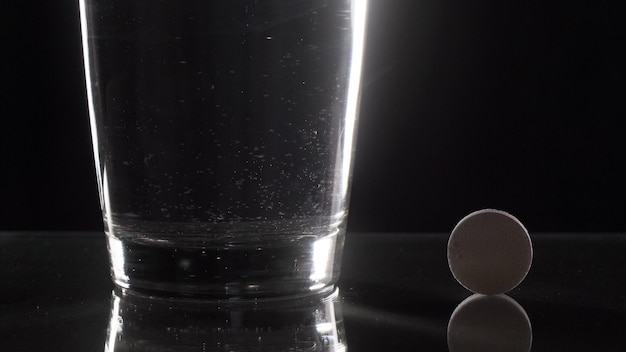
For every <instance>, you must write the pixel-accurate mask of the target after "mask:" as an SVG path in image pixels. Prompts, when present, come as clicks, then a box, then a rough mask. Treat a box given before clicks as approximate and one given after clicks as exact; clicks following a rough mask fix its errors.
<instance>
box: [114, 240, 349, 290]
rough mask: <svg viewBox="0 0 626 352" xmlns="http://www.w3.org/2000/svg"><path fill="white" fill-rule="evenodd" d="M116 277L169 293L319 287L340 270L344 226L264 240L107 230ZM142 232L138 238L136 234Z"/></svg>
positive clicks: (119, 282) (138, 286) (136, 286)
mask: <svg viewBox="0 0 626 352" xmlns="http://www.w3.org/2000/svg"><path fill="white" fill-rule="evenodd" d="M107 237H108V246H109V254H110V258H111V271H112V276H113V280H114V282H115V283H116V284H117V285H119V286H121V287H123V288H131V289H135V290H144V291H153V292H155V293H157V294H158V293H160V294H165V295H169V296H190V297H207V298H232V297H240V298H246V297H251V298H255V297H272V296H288V295H296V294H303V293H312V292H318V291H320V290H322V289H323V288H325V287H327V286H329V285H333V284H334V283H335V282H336V281H337V279H338V276H339V270H340V261H341V258H340V256H341V253H342V249H343V241H344V232H343V231H335V232H334V233H331V234H328V235H326V236H321V237H320V236H313V235H307V236H292V237H290V238H286V237H284V236H283V237H271V236H266V238H265V240H264V241H255V242H250V243H246V242H245V241H241V239H240V240H239V241H238V242H237V243H236V244H233V243H229V242H224V241H200V242H199V241H197V237H195V238H194V241H193V242H192V243H193V245H185V243H189V242H185V241H183V240H181V237H180V235H178V236H174V235H173V236H172V238H173V239H175V240H171V241H163V239H162V238H160V239H158V240H157V239H155V240H147V239H146V238H147V237H145V236H144V237H136V236H129V235H127V236H120V235H117V236H115V235H111V234H108V235H107ZM138 238H139V240H138ZM183 238H184V237H183Z"/></svg>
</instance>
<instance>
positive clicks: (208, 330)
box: [105, 288, 347, 352]
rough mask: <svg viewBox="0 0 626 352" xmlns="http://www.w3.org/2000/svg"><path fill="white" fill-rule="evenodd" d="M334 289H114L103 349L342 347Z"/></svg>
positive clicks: (325, 351) (327, 351)
mask: <svg viewBox="0 0 626 352" xmlns="http://www.w3.org/2000/svg"><path fill="white" fill-rule="evenodd" d="M338 296H339V294H338V290H337V289H334V288H333V289H328V290H326V291H324V292H323V293H321V294H317V295H309V296H300V297H292V298H280V299H279V298H274V299H258V300H233V299H230V300H201V299H188V298H163V297H154V296H149V295H146V294H142V293H138V292H135V291H131V290H127V289H116V290H115V291H114V292H113V295H112V298H111V315H110V323H109V330H108V338H107V342H106V344H105V352H123V351H319V352H344V351H346V349H347V347H346V341H345V333H344V327H343V316H342V313H341V307H340V302H339V299H338Z"/></svg>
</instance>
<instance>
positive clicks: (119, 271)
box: [107, 236, 129, 285]
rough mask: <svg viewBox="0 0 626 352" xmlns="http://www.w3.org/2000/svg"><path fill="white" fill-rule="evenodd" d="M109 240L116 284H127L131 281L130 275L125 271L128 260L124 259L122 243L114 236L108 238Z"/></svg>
mask: <svg viewBox="0 0 626 352" xmlns="http://www.w3.org/2000/svg"><path fill="white" fill-rule="evenodd" d="M107 238H108V240H109V254H110V255H111V270H112V271H113V276H114V278H115V282H117V283H118V284H120V285H123V284H124V283H127V282H128V281H129V279H128V275H126V270H124V265H125V263H126V258H124V247H123V245H122V241H120V240H118V239H117V238H115V237H114V236H107Z"/></svg>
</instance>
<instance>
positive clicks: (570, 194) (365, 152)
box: [0, 0, 626, 232]
mask: <svg viewBox="0 0 626 352" xmlns="http://www.w3.org/2000/svg"><path fill="white" fill-rule="evenodd" d="M369 11H370V16H369V30H368V43H367V53H366V67H365V71H364V86H363V94H362V104H361V121H360V129H359V138H358V151H357V154H356V159H355V168H354V180H353V181H354V182H353V193H352V202H351V217H350V222H349V230H351V231H387V232H390V231H392V232H393V231H407V232H408V231H416V232H423V231H448V230H450V229H451V228H452V227H453V226H454V224H455V223H456V221H458V220H459V219H460V218H461V217H462V216H464V215H465V214H467V213H469V212H471V211H473V210H477V209H480V208H484V207H493V208H500V209H503V210H507V211H510V212H511V213H513V214H515V215H517V216H518V217H519V218H520V220H521V221H522V222H524V223H525V224H526V225H527V227H528V228H529V230H530V231H569V232H572V231H573V232H584V231H624V230H625V229H626V204H625V203H626V138H625V136H626V121H625V118H626V106H625V98H624V93H625V92H626V72H625V71H624V65H625V63H626V55H625V53H626V50H625V48H626V3H624V2H622V1H617V0H612V1H564V0H557V1H550V2H544V1H525V2H521V1H452V0H443V1H434V0H433V1H426V0H370V8H369ZM0 19H1V21H0V22H1V23H0V30H1V31H0V36H1V38H2V48H3V50H2V55H0V60H1V61H0V70H1V74H2V76H1V77H2V85H1V86H0V89H1V90H0V93H1V94H0V97H1V98H0V99H1V102H0V116H2V124H1V125H0V126H1V127H0V131H1V135H2V137H1V141H0V143H1V144H0V146H1V148H2V149H1V150H2V152H1V153H2V155H1V157H2V160H0V175H1V176H0V181H1V183H0V196H1V197H2V198H1V199H2V201H1V202H0V207H1V208H0V230H61V229H63V230H98V229H100V228H101V220H100V210H99V205H98V196H97V189H96V183H95V172H94V170H93V156H92V154H91V141H90V136H89V126H88V118H87V107H86V98H85V85H84V72H83V69H82V51H81V46H80V45H81V44H80V32H79V21H78V4H77V1H74V0H58V1H44V0H32V1H14V2H10V3H9V2H8V1H3V2H2V5H0Z"/></svg>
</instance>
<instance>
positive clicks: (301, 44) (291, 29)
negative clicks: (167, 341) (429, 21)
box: [80, 0, 366, 297]
mask: <svg viewBox="0 0 626 352" xmlns="http://www.w3.org/2000/svg"><path fill="white" fill-rule="evenodd" d="M365 16H366V1H365V0H221V1H218V0H188V1H180V0H151V1H147V0H132V1H131V0H80V17H81V29H82V41H83V49H84V50H83V52H84V65H85V72H86V78H87V98H88V107H89V115H90V121H91V134H92V139H93V151H94V155H95V165H96V174H97V180H98V185H99V190H100V202H101V206H102V213H103V219H104V226H105V232H106V236H107V239H108V247H109V253H110V259H111V267H112V270H111V271H112V276H113V279H114V281H115V283H116V284H117V285H119V286H121V287H125V288H133V289H141V290H150V291H154V292H157V291H158V292H163V293H168V294H170V295H194V296H195V295H204V296H211V297H216V296H217V297H251V296H253V297H262V296H276V295H291V294H302V293H307V292H309V293H310V292H316V291H319V290H321V289H323V288H324V287H327V286H329V285H333V284H334V283H335V282H336V280H337V278H338V275H339V271H340V263H341V253H342V248H343V243H344V236H345V230H346V216H347V214H348V197H349V191H350V179H351V168H352V167H351V164H352V155H353V151H354V141H355V129H356V122H357V111H358V106H359V92H360V85H361V83H360V81H361V66H362V55H363V45H364V37H365Z"/></svg>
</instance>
